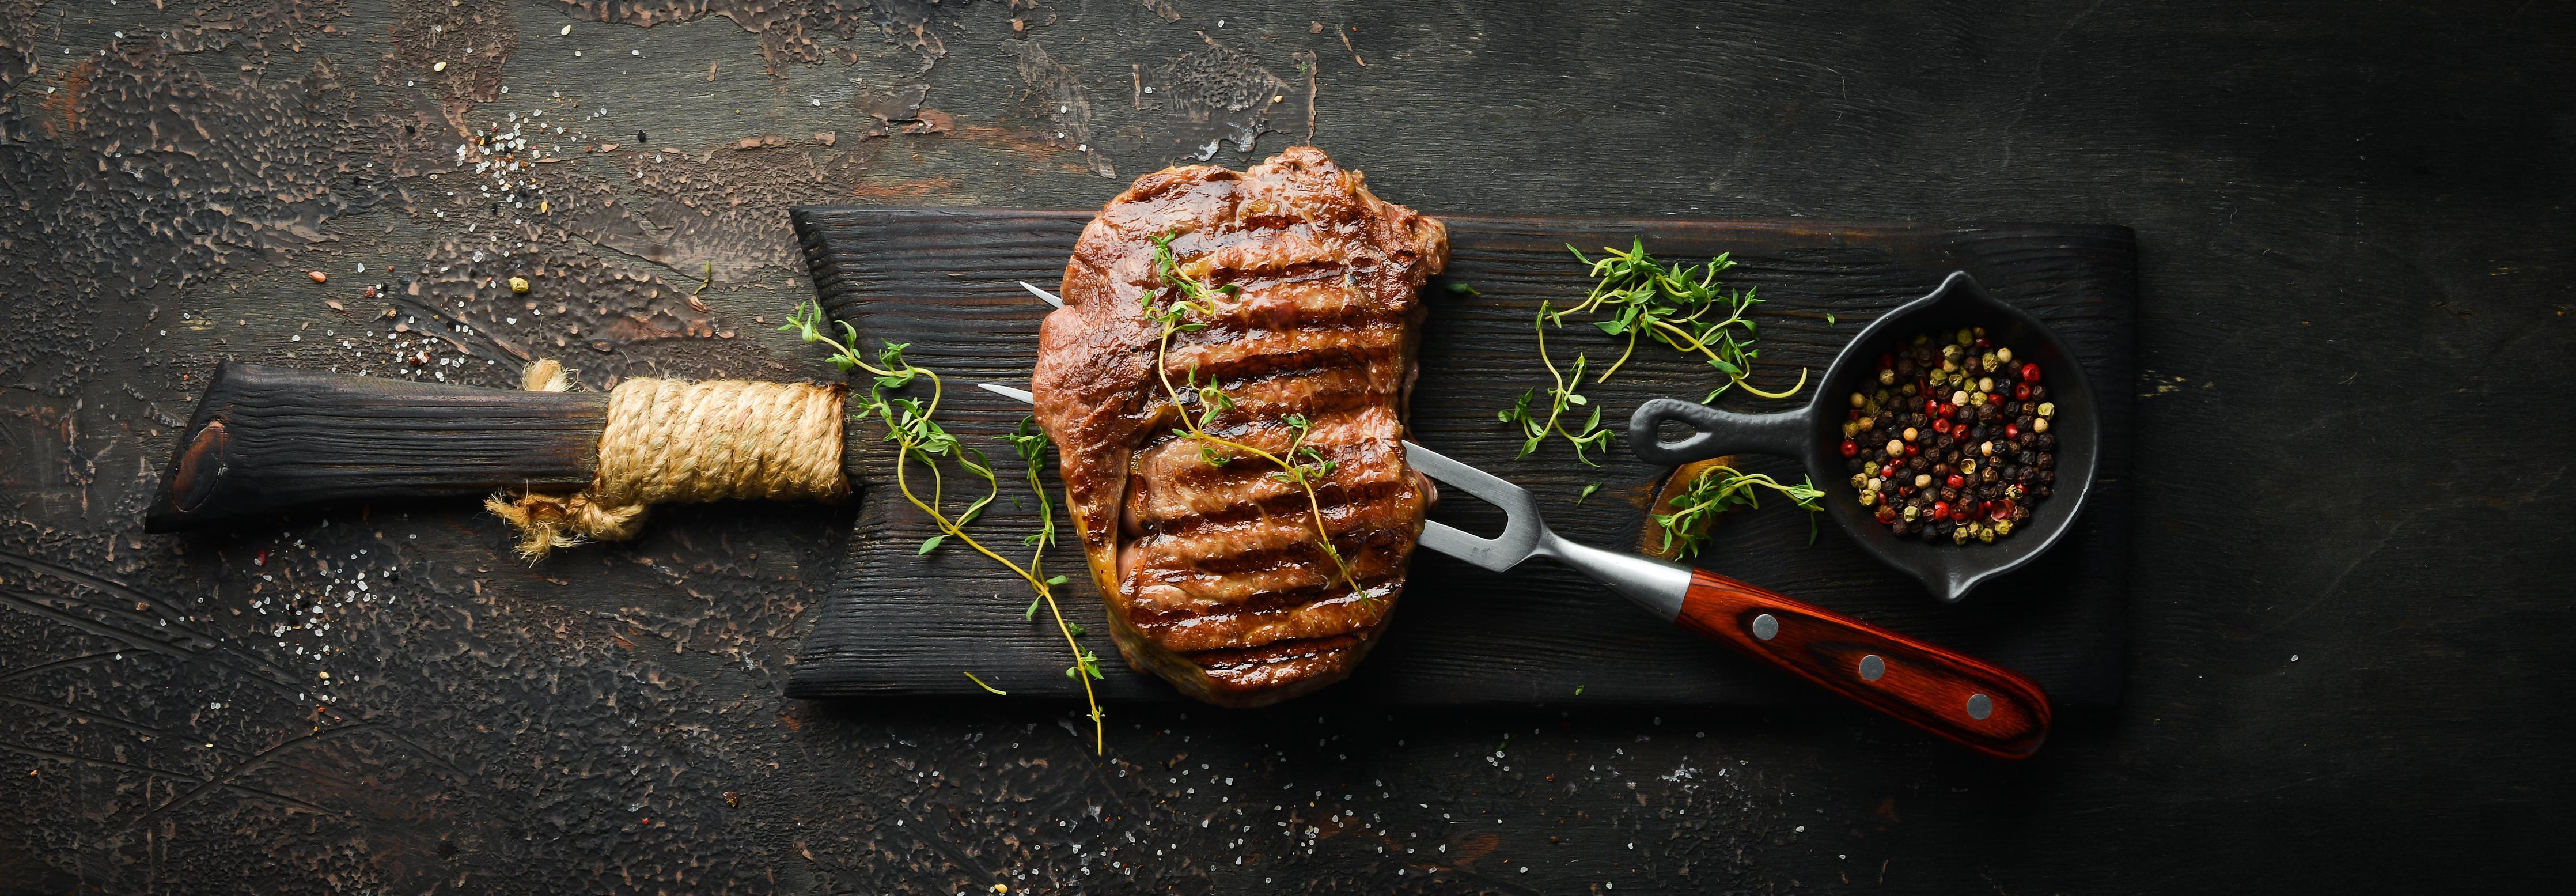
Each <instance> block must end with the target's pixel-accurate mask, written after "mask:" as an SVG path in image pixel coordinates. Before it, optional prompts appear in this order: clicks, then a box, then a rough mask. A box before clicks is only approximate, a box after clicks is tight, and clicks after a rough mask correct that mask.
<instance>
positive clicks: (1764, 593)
mask: <svg viewBox="0 0 2576 896" xmlns="http://www.w3.org/2000/svg"><path fill="white" fill-rule="evenodd" d="M1673 621H1674V623H1675V624H1677V625H1680V626H1681V627H1683V628H1686V629H1689V630H1691V631H1694V632H1697V633H1699V634H1700V635H1703V636H1705V637H1708V638H1710V639H1712V640H1715V641H1718V642H1721V643H1724V644H1726V645H1727V646H1730V647H1733V648H1735V649H1737V650H1740V651H1743V652H1744V653H1747V654H1751V655H1752V656H1754V657H1755V658H1757V659H1761V660H1765V661H1767V662H1770V663H1772V664H1774V665H1777V666H1779V667H1781V668H1783V669H1787V670H1789V671H1790V672H1792V673H1795V674H1797V676H1798V677H1800V678H1804V679H1806V680H1808V681H1810V682H1813V683H1815V684H1816V685H1817V686H1819V687H1822V688H1824V689H1826V690H1829V691H1832V692H1834V693H1837V694H1840V695H1842V696H1844V697H1848V698H1850V699H1852V700H1854V701H1856V702H1859V703H1861V704H1863V705H1865V706H1868V707H1870V708H1872V709H1876V710H1878V711H1879V712H1882V713H1886V714H1887V715H1890V716H1893V717H1895V718H1896V719H1897V720H1899V721H1902V722H1904V723H1906V724H1908V725H1912V726H1914V727H1917V728H1921V729H1923V730H1925V731H1929V732H1931V733H1933V734H1935V735H1938V736H1939V737H1941V738H1942V739H1944V740H1948V741H1950V742H1952V743H1955V744H1958V745H1960V746H1963V747H1967V748H1968V749H1971V750H1975V751H1977V752H1979V753H1984V754H1986V755H1988V756H1992V757H1995V758H1997V759H2022V758H2026V757H2028V756H2030V755H2031V754H2032V753H2035V752H2038V750H2039V745H2040V743H2041V742H2042V741H2045V740H2047V739H2048V721H2049V709H2048V694H2047V692H2045V691H2042V690H2040V687H2039V684H2038V683H2037V682H2033V681H2031V680H2030V679H2027V678H2024V677H2022V676H2021V675H2020V674H2018V673H2015V672H2013V671H2012V670H2009V669H2005V668H2003V667H2000V666H1996V665H1993V664H1991V663H1988V662H1985V661H1984V660H1980V659H1977V658H1975V657H1971V656H1967V655H1964V654H1960V653H1955V652H1952V651H1950V650H1948V649H1946V648H1943V647H1940V646H1938V645H1935V644H1930V643H1927V642H1923V641H1918V640H1915V639H1913V638H1909V637H1906V636H1904V635H1900V634H1897V633H1895V632H1892V631H1889V630H1887V629H1883V628H1879V627H1878V626H1874V625H1871V624H1869V623H1866V622H1862V621H1860V620H1858V619H1854V618H1851V617H1849V616H1845V615H1842V614H1840V613H1836V612H1833V611H1831V610H1826V609H1822V608H1819V607H1814V606H1809V605H1807V604H1803V603H1799V602H1797V601H1795V600H1791V599H1789V598H1787V597H1784V596H1782V595H1780V594H1778V593H1776V592H1772V591H1769V590H1766V589H1763V588H1759V587H1756V586H1753V585H1748V584H1745V583H1743V582H1738V581H1736V580H1734V579H1730V578H1727V577H1725V576H1721V575H1718V574H1716V573H1712V572H1709V571H1707V570H1692V571H1691V585H1690V591H1689V592H1688V593H1687V594H1685V595H1684V596H1683V598H1682V611H1681V615H1680V616H1679V617H1677V618H1675V619H1674V620H1673Z"/></svg>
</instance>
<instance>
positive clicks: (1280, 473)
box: [1139, 233, 1376, 604]
mask: <svg viewBox="0 0 2576 896" xmlns="http://www.w3.org/2000/svg"><path fill="white" fill-rule="evenodd" d="M1176 235H1177V234H1170V233H1166V234H1163V235H1162V236H1158V237H1155V238H1154V270H1155V273H1156V274H1157V275H1158V276H1159V277H1160V279H1161V280H1162V285H1163V287H1164V288H1163V289H1159V290H1155V291H1152V292H1148V293H1146V294H1145V295H1144V296H1143V297H1141V298H1140V299H1139V301H1141V302H1142V303H1143V304H1144V306H1145V316H1146V317H1147V319H1150V320H1152V321H1154V322H1155V323H1156V324H1158V325H1160V327H1161V332H1160V333H1159V334H1158V335H1157V336H1156V337H1155V344H1154V376H1155V377H1156V378H1158V379H1160V380H1161V381H1162V383H1163V394H1164V395H1165V396H1167V397H1168V398H1169V400H1170V401H1171V407H1172V409H1173V410H1174V411H1176V412H1177V413H1176V414H1175V416H1177V417H1179V418H1180V421H1181V425H1180V427H1179V428H1177V429H1174V430H1173V433H1174V434H1176V435H1178V436H1180V437H1182V438H1186V439H1189V440H1191V441H1195V442H1197V443H1199V458H1200V459H1201V460H1202V461H1205V462H1206V463H1207V465H1209V466H1212V467H1221V466H1224V465H1226V464H1228V463H1231V462H1233V461H1234V460H1235V458H1237V457H1241V456H1251V457H1258V458H1260V459H1262V460H1264V461H1267V462H1269V463H1270V465H1272V466H1275V467H1278V468H1279V469H1278V470H1277V471H1275V472H1272V473H1271V474H1270V478H1272V479H1276V480H1278V481H1280V482H1284V483H1287V484H1290V485H1294V486H1296V487H1297V488H1298V490H1299V491H1303V492H1305V493H1306V509H1307V513H1308V518H1309V519H1310V520H1311V521H1313V522H1314V524H1315V544H1316V545H1317V546H1319V547H1321V548H1323V549H1324V556H1325V557H1327V558H1329V559H1331V560H1332V561H1333V569H1334V570H1335V571H1337V572H1339V573H1340V574H1341V578H1342V583H1343V584H1345V585H1348V586H1350V589H1351V593H1352V594H1356V595H1359V596H1360V598H1361V599H1362V600H1363V601H1368V602H1370V603H1372V604H1374V603H1375V601H1376V596H1375V595H1372V594H1370V593H1369V590H1368V589H1366V588H1362V587H1360V583H1359V579H1358V577H1356V576H1354V575H1352V574H1351V565H1350V563H1349V562H1347V561H1344V560H1343V559H1342V552H1341V549H1340V548H1337V547H1334V546H1333V537H1332V533H1331V531H1330V530H1328V529H1326V528H1325V526H1324V507H1323V501H1322V499H1320V498H1317V497H1316V496H1315V484H1316V483H1318V482H1321V481H1323V480H1324V479H1325V477H1328V476H1331V475H1332V474H1333V469H1334V468H1335V467H1336V466H1338V465H1339V462H1338V461H1332V460H1327V459H1325V457H1324V456H1323V454H1322V452H1319V451H1316V450H1315V449H1314V448H1311V447H1308V446H1307V445H1306V435H1307V430H1308V428H1309V423H1308V421H1307V420H1306V418H1305V416H1303V415H1300V414H1290V415H1288V416H1287V417H1285V418H1283V419H1282V420H1281V421H1280V422H1282V423H1284V424H1286V425H1287V426H1288V429H1289V431H1290V432H1291V433H1292V436H1291V438H1290V440H1289V443H1288V449H1287V450H1286V451H1285V452H1282V453H1281V454H1272V453H1270V452H1268V451H1264V450H1262V449H1260V448H1257V447H1254V446H1252V445H1247V444H1244V443H1242V442H1238V441H1234V440H1232V439H1227V438H1224V437H1221V436H1218V435H1215V434H1213V433H1210V432H1208V427H1209V426H1210V425H1211V424H1213V423H1214V422H1215V421H1216V416H1217V415H1218V414H1222V413H1225V412H1227V411H1231V410H1233V409H1234V398H1233V397H1232V396H1229V395H1227V394H1225V390H1224V389H1223V388H1220V387H1219V386H1218V385H1217V383H1216V379H1215V378H1214V377H1210V378H1209V379H1208V381H1207V383H1206V384H1204V385H1202V384H1200V383H1199V381H1198V369H1197V368H1195V367H1193V368H1191V369H1190V370H1189V371H1188V372H1187V373H1185V374H1184V375H1183V382H1184V385H1186V386H1187V387H1188V388H1186V389H1184V388H1182V387H1179V386H1174V385H1172V372H1171V369H1170V368H1169V367H1168V366H1166V365H1167V362H1168V360H1169V359H1170V357H1171V349H1172V334H1175V333H1189V332H1195V331H1198V330H1204V329H1207V326H1208V325H1207V324H1205V323H1203V322H1198V321H1193V320H1190V318H1191V316H1193V315H1197V316H1202V317H1204V316H1210V315H1213V314H1215V313H1216V299H1217V296H1219V295H1227V296H1231V295H1235V294H1237V293H1240V292H1242V291H1243V289H1242V287H1239V286H1235V285H1234V284H1231V283H1229V284H1226V285H1224V286H1209V285H1208V284H1207V283H1206V282H1205V281H1203V280H1200V279H1198V278H1196V277H1192V276H1191V275H1190V274H1189V273H1188V272H1186V271H1183V270H1182V269H1181V262H1180V259H1179V258H1178V257H1175V256H1174V255H1173V254H1172V238H1173V237H1174V236H1176ZM1157 298H1161V299H1163V301H1162V302H1161V303H1160V304H1157V303H1156V302H1155V299H1157ZM1192 406H1196V408H1197V411H1196V413H1193V412H1192V411H1191V408H1192ZM1283 455H1284V456H1283Z"/></svg>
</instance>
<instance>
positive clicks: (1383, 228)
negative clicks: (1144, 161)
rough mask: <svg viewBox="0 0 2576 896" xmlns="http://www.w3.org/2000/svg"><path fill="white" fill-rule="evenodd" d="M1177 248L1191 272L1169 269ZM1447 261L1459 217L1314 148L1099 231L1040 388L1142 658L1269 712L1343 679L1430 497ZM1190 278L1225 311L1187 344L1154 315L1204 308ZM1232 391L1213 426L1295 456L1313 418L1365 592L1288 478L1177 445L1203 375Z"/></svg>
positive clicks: (1043, 410)
mask: <svg viewBox="0 0 2576 896" xmlns="http://www.w3.org/2000/svg"><path fill="white" fill-rule="evenodd" d="M1165 240H1167V241H1168V246H1169V248H1170V251H1171V253H1172V256H1173V260H1174V261H1175V262H1176V265H1175V266H1174V267H1176V270H1174V271H1168V272H1167V271H1166V270H1164V269H1163V268H1162V266H1158V265H1157V263H1156V252H1155V249H1156V243H1157V242H1158V241H1165ZM1448 257H1449V239H1448V232H1447V231H1446V230H1445V229H1443V228H1442V227H1441V225H1440V222H1439V221H1437V220H1434V219H1431V218H1427V217H1424V216H1422V215H1420V214H1418V213H1415V212H1414V211H1413V210H1412V209H1408V208H1405V207H1403V206H1400V205H1395V204H1392V203H1389V202H1386V201H1384V200H1381V199H1379V198H1377V197H1376V196H1375V195H1373V194H1371V193H1370V192H1369V191H1368V188H1367V187H1366V186H1364V185H1363V184H1362V182H1361V177H1360V174H1359V172H1356V171H1345V170H1343V169H1342V168H1340V167H1339V166H1337V165H1335V164H1333V160H1332V159H1331V158H1329V157H1327V156H1325V155H1324V153H1323V151H1322V150H1318V149H1315V148H1313V147H1303V146H1301V147H1292V148H1290V149H1288V150H1287V151H1285V152H1282V153H1280V154H1279V155H1278V156H1276V157H1273V158H1272V159H1270V160H1269V161H1267V162H1264V163H1262V164H1259V165H1255V166H1253V167H1252V168H1251V169H1249V170H1246V171H1243V172H1235V171H1230V170H1227V169H1224V168H1220V167H1215V166H1204V165H1202V166H1190V167H1181V168H1169V169H1165V170H1162V171H1158V172H1155V173H1153V174H1148V175H1145V176H1144V177H1142V178H1139V179H1138V180H1137V181H1136V183H1135V185H1134V186H1132V187H1130V188H1128V190H1127V192H1125V193H1122V194H1120V195H1119V196H1118V198H1117V199H1115V200H1112V201H1111V202H1110V203H1109V205H1108V206H1107V207H1105V208H1103V209H1101V211H1100V216H1099V217H1097V218H1095V219H1093V220H1092V222H1091V225H1090V226H1089V227H1088V228H1086V229H1084V230H1083V233H1082V240H1081V242H1080V243H1079V244H1077V245H1076V246H1075V248H1074V253H1073V259H1072V261H1071V263H1070V264H1068V265H1066V267H1065V274H1064V290H1063V296H1064V300H1065V306H1064V308H1063V309H1061V310H1058V311H1056V312H1055V313H1053V314H1049V315H1048V316H1047V319H1046V324H1045V326H1044V328H1043V329H1042V330H1041V331H1040V334H1039V349H1038V364H1037V373H1036V375H1035V377H1034V379H1033V381H1032V383H1031V389H1030V391H1031V392H1033V393H1035V394H1036V396H1037V416H1038V422H1039V424H1040V425H1042V426H1044V427H1045V428H1046V431H1047V434H1048V435H1049V436H1051V437H1053V438H1054V439H1055V443H1056V445H1057V448H1058V451H1059V452H1060V454H1061V456H1062V459H1063V460H1062V462H1063V467H1062V470H1063V476H1064V484H1065V492H1066V498H1067V504H1068V505H1069V506H1070V507H1071V509H1072V511H1073V518H1074V522H1075V524H1076V528H1077V530H1078V531H1079V533H1080V537H1081V539H1082V547H1083V553H1084V555H1085V556H1086V557H1087V558H1088V559H1089V561H1090V566H1091V576H1092V580H1093V581H1094V582H1096V583H1097V584H1098V585H1099V586H1100V589H1101V592H1102V593H1103V594H1104V595H1106V596H1107V598H1108V604H1109V630H1110V634H1111V637H1112V639H1113V640H1115V641H1116V642H1117V644H1118V652H1119V653H1120V654H1121V655H1123V656H1125V657H1126V658H1127V662H1128V664H1129V665H1131V666H1134V667H1136V668H1138V669H1142V670H1147V671H1151V672H1153V673H1154V674H1156V675H1159V676H1162V677H1163V678H1164V679H1165V680H1167V681H1170V682H1171V683H1172V684H1173V685H1175V686H1177V687H1179V688H1180V689H1181V690H1182V691H1183V692H1186V693H1188V694H1190V695H1191V696H1194V697H1197V698H1199V699H1201V700H1205V701H1208V702H1210V703H1215V704H1219V705H1225V706H1259V705H1262V704H1267V703H1273V702H1276V701H1279V700H1284V699H1287V698H1289V697H1293V696H1296V695H1298V694H1303V693H1306V692H1308V691H1312V690H1314V689H1316V688H1320V687H1323V686H1324V685H1327V684H1331V683H1333V682H1335V681H1339V680H1341V679H1342V678H1343V677H1345V676H1347V675H1349V674H1350V672H1351V669H1352V668H1353V667H1354V666H1356V665H1357V664H1358V663H1359V660H1360V658H1361V657H1362V656H1363V655H1365V654H1366V653H1367V652H1368V649H1369V647H1370V646H1371V645H1373V644H1374V643H1375V642H1376V640H1377V638H1378V635H1379V633H1380V631H1381V630H1382V629H1383V626H1384V625H1385V622H1386V619H1387V615H1388V613H1389V612H1391V611H1392V610H1393V609H1394V607H1395V602H1396V598H1397V597H1398V596H1399V595H1400V594H1401V593H1402V591H1403V590H1404V573H1405V564H1406V561H1407V560H1408V559H1410V558H1411V556H1412V553H1413V544H1414V540H1415V539H1416V538H1417V537H1419V536H1420V535H1421V532H1422V522H1423V516H1424V513H1425V511H1426V510H1428V508H1429V504H1430V501H1431V496H1432V492H1431V487H1430V485H1429V483H1428V481H1427V480H1425V479H1423V478H1422V477H1420V476H1418V475H1416V474H1415V473H1414V472H1413V470H1412V468H1410V467H1408V466H1406V465H1405V462H1404V444H1403V439H1404V415H1405V400H1406V397H1407V393H1408V391H1409V390H1410V389H1411V386H1412V383H1413V378H1414V348H1415V343H1416V341H1417V339H1418V334H1419V330H1420V329H1421V323H1422V318H1423V308H1422V303H1421V295H1420V294H1421V291H1422V285H1423V283H1424V281H1426V280H1428V279H1429V278H1430V277H1431V276H1432V275H1435V274H1437V273H1439V272H1440V269H1441V267H1442V266H1443V265H1445V264H1446V263H1447V262H1448ZM1175 274H1177V275H1178V276H1180V277H1186V278H1188V279H1191V280H1195V281H1197V282H1199V283H1202V284H1204V285H1206V286H1207V287H1209V288H1210V290H1209V291H1208V292H1206V293H1205V296H1206V301H1207V303H1208V306H1209V307H1208V310H1207V311H1206V312H1205V313H1191V314H1190V315H1189V316H1188V318H1187V322H1188V323H1190V324H1204V325H1206V326H1205V327H1204V328H1202V329H1189V330H1185V331H1182V332H1176V333H1174V334H1172V336H1171V337H1170V339H1169V342H1168V344H1165V343H1164V341H1163V340H1162V339H1161V338H1160V337H1161V334H1162V329H1163V328H1162V325H1161V324H1160V323H1159V322H1158V321H1156V320H1155V319H1154V317H1153V316H1152V313H1153V312H1154V311H1155V310H1156V309H1158V308H1169V307H1171V303H1172V302H1174V301H1177V300H1179V299H1180V298H1182V295H1181V290H1179V289H1178V288H1176V287H1175V285H1174V282H1173V275H1175ZM1158 358H1159V359H1160V362H1161V364H1160V368H1159V370H1158V369H1157V366H1156V361H1157V359H1158ZM1166 377H1168V380H1169V386H1168V387H1167V385H1166V382H1165V378H1166ZM1210 381H1213V382H1215V383H1216V384H1217V385H1218V386H1219V387H1221V388H1223V389H1224V391H1225V393H1226V395H1227V396H1228V397H1230V398H1231V399H1232V401H1233V406H1232V408H1231V409H1230V410H1225V411H1222V412H1219V413H1217V414H1215V415H1214V417H1213V418H1212V419H1210V420H1209V421H1208V422H1207V423H1206V432H1207V433H1208V434H1209V435H1211V436H1214V437H1217V438H1220V439H1225V440H1230V441H1233V442H1238V443H1241V444H1243V445H1249V446H1253V447H1256V448H1260V449H1262V450H1263V451H1267V452H1269V453H1271V454H1273V455H1279V456H1283V457H1285V456H1288V455H1289V446H1290V445H1291V444H1292V443H1294V442H1295V440H1296V438H1297V432H1296V430H1295V428H1294V427H1292V425H1291V421H1292V419H1293V418H1296V417H1302V418H1303V419H1304V420H1305V421H1307V422H1308V425H1307V429H1306V435H1305V439H1304V441H1303V443H1302V445H1303V446H1304V447H1306V448H1312V449H1314V452H1315V455H1314V458H1320V459H1321V460H1324V461H1330V462H1331V464H1332V468H1331V471H1330V472H1329V473H1328V474H1326V475H1325V476H1323V477H1322V478H1321V479H1319V480H1318V481H1317V483H1316V485H1315V489H1314V499H1315V502H1316V504H1317V505H1319V506H1320V511H1321V512H1320V517H1321V521H1322V529H1323V531H1324V532H1327V533H1330V535H1331V537H1332V544H1333V546H1334V547H1335V548H1336V549H1337V550H1338V552H1339V554H1340V557H1341V560H1342V562H1343V563H1345V564H1347V567H1348V570H1349V576H1348V577H1347V578H1346V577H1345V576H1344V575H1343V574H1342V570H1341V568H1339V567H1337V566H1336V564H1335V562H1334V559H1333V557H1332V555H1331V554H1328V553H1327V552H1326V551H1325V550H1324V548H1323V547H1322V542H1321V539H1320V538H1319V537H1318V533H1317V516H1318V514H1317V513H1316V512H1315V510H1314V508H1312V507H1310V505H1309V502H1308V497H1307V493H1306V490H1305V489H1304V488H1302V487H1300V486H1299V485H1297V484H1296V483H1295V482H1294V481H1291V480H1289V479H1288V478H1287V477H1282V476H1276V475H1273V474H1276V473H1280V472H1281V469H1280V467H1279V465H1277V464H1274V463H1271V462H1269V461H1266V460H1262V459H1261V458H1259V457H1258V456H1250V455H1243V454H1242V452H1240V451H1228V450H1226V449H1223V448H1216V449H1213V450H1205V449H1209V448H1210V445H1209V443H1206V442H1202V441H1200V440H1196V439H1193V438H1191V437H1189V436H1188V435H1186V434H1185V433H1180V432H1176V430H1178V429H1181V428H1182V427H1183V416H1182V415H1183V414H1184V413H1187V414H1190V415H1192V419H1195V417H1196V415H1197V414H1198V413H1199V411H1200V406H1198V405H1196V404H1195V401H1196V398H1195V396H1194V395H1192V394H1191V392H1190V388H1189V386H1188V384H1189V383H1191V382H1196V383H1200V384H1205V383H1208V382H1210ZM1174 391H1178V392H1179V393H1180V394H1181V396H1182V398H1183V401H1184V402H1185V403H1175V401H1174V396H1173V392H1174ZM1211 455H1213V456H1214V457H1217V458H1224V461H1223V462H1222V463H1212V462H1211ZM1297 459H1299V460H1309V461H1312V460H1313V458H1309V457H1306V456H1304V455H1303V454H1302V452H1301V453H1300V455H1299V457H1298V458H1297ZM1354 580H1355V582H1356V584H1357V585H1358V586H1359V588H1358V590H1357V591H1354V589H1353V588H1352V587H1351V586H1352V584H1353V582H1354Z"/></svg>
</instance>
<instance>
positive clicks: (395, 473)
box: [143, 364, 608, 532]
mask: <svg viewBox="0 0 2576 896" xmlns="http://www.w3.org/2000/svg"><path fill="white" fill-rule="evenodd" d="M607 422H608V396H606V395H602V394H598V393H594V392H525V391H518V390H511V389H485V388H476V387H472V386H451V385H446V384H443V383H417V382H411V381H409V380H401V379H393V378H389V377H362V376H350V375H347V374H335V373H322V372H317V371H309V370H296V369H293V368H287V367H272V366H268V365H265V364H224V365H221V366H218V367H216V368H215V375H214V379H213V380H212V381H211V382H210V383H208V385H207V386H206V394H205V397H204V398H202V399H200V400H199V401H198V403H197V412H196V415H195V416H194V417H193V418H191V419H190V420H189V422H188V427H187V429H185V430H183V431H182V432H181V434H180V438H179V442H178V447H177V448H176V449H175V450H174V451H173V452H172V454H171V457H170V463H169V465H168V466H167V467H166V468H165V471H164V472H163V473H162V475H161V487H160V489H159V491H158V492H157V493H156V494H155V496H154V498H153V502H152V508H151V509H150V510H149V511H146V512H145V514H144V517H143V525H144V530H145V531H147V532H175V531H179V530H182V529H192V528H197V527H200V526H211V525H216V524H219V523H225V522H233V521H238V520H243V519H250V518H256V517H261V516H267V515H272V514H276V513H278V512H280V511H284V510H290V509H295V508H302V507H310V506H323V505H330V504H337V503H348V502H355V501H365V500H371V499H393V500H405V499H419V498H445V497H456V496H461V495H481V494H486V493H489V492H491V491H492V490H494V489H497V488H502V487H505V486H558V487H579V486H582V485H587V484H589V482H590V477H591V471H592V470H593V469H594V468H596V467H597V466H598V464H599V434H600V431H601V429H602V428H603V427H605V426H606V425H607Z"/></svg>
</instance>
